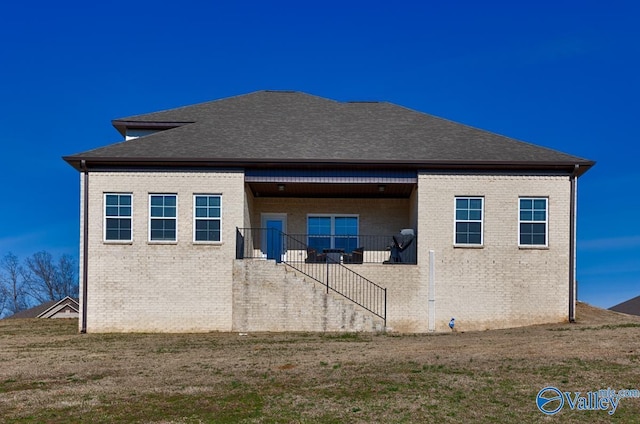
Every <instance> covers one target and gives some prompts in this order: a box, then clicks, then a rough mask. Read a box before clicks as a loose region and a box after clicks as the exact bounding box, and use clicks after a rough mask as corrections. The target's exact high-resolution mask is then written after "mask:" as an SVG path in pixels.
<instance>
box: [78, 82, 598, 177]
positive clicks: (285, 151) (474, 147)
mask: <svg viewBox="0 0 640 424" xmlns="http://www.w3.org/2000/svg"><path fill="white" fill-rule="evenodd" d="M113 123H114V126H116V127H117V128H119V129H123V128H124V126H129V127H132V126H134V127H135V126H137V127H140V128H144V127H146V126H149V125H153V124H157V123H168V124H167V125H168V126H171V127H174V126H177V125H180V126H177V127H175V128H172V129H169V130H165V131H161V132H158V133H155V134H153V135H149V136H146V137H141V138H138V139H135V140H130V141H125V142H120V143H116V144H112V145H109V146H106V147H102V148H98V149H95V150H90V151H87V152H83V153H80V154H77V155H73V156H68V157H65V160H67V161H68V162H70V163H72V164H74V163H77V162H78V161H79V160H81V159H85V160H87V161H98V162H99V161H104V160H109V161H114V160H115V161H117V160H118V159H121V160H125V161H132V160H141V161H153V160H156V161H164V162H181V161H217V162H225V161H236V162H242V161H247V162H252V161H267V162H275V163H277V162H282V161H284V162H296V161H297V162H329V163H330V162H336V163H344V162H347V163H360V162H362V163H367V162H369V163H390V162H400V163H413V164H417V163H424V164H434V163H440V164H447V163H452V164H474V163H477V164H479V163H485V164H487V163H489V164H491V163H495V164H522V163H536V164H548V165H553V164H555V165H560V164H563V165H568V164H580V165H581V166H586V167H587V168H588V167H589V166H591V165H592V164H593V162H590V161H588V160H585V159H582V158H578V157H574V156H571V155H568V154H565V153H561V152H558V151H555V150H552V149H547V148H543V147H540V146H536V145H533V144H529V143H525V142H522V141H518V140H515V139H512V138H508V137H504V136H501V135H498V134H494V133H491V132H488V131H483V130H480V129H477V128H473V127H469V126H466V125H463V124H459V123H456V122H452V121H448V120H446V119H442V118H438V117H435V116H432V115H428V114H425V113H420V112H416V111H413V110H410V109H406V108H404V107H401V106H397V105H394V104H390V103H384V102H381V103H375V102H373V103H372V102H367V103H344V102H337V101H333V100H329V99H324V98H321V97H316V96H312V95H308V94H304V93H300V92H272V91H259V92H255V93H251V94H247V95H243V96H237V97H231V98H226V99H222V100H216V101H212V102H207V103H201V104H197V105H193V106H186V107H181V108H177V109H171V110H167V111H161V112H155V113H149V114H145V115H137V116H131V117H127V118H122V119H117V120H114V121H113Z"/></svg>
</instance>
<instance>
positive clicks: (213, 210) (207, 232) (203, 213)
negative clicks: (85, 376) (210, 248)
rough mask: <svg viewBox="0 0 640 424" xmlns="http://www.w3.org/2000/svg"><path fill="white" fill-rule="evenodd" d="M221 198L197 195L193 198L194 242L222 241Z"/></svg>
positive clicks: (214, 195) (217, 195)
mask: <svg viewBox="0 0 640 424" xmlns="http://www.w3.org/2000/svg"><path fill="white" fill-rule="evenodd" d="M220 212H221V196H220V195H219V194H196V195H194V196H193V240H194V241H213V242H215V241H220V239H221V236H220V224H221V222H220V221H221V213H220Z"/></svg>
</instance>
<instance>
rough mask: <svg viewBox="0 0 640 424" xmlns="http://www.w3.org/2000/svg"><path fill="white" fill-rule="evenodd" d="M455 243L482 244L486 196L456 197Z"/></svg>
mask: <svg viewBox="0 0 640 424" xmlns="http://www.w3.org/2000/svg"><path fill="white" fill-rule="evenodd" d="M455 202H456V215H455V244H456V245H473V246H481V245H482V242H483V237H482V222H483V215H484V198H482V197H456V199H455Z"/></svg>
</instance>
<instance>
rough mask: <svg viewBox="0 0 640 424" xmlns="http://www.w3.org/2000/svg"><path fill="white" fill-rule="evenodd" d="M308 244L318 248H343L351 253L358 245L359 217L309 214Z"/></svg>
mask: <svg viewBox="0 0 640 424" xmlns="http://www.w3.org/2000/svg"><path fill="white" fill-rule="evenodd" d="M307 232H308V234H309V239H308V245H309V247H312V248H314V249H316V250H319V251H321V250H322V249H343V250H344V251H345V252H346V253H350V252H352V251H353V249H355V248H357V247H358V217H357V216H345V215H325V216H309V217H308V218H307Z"/></svg>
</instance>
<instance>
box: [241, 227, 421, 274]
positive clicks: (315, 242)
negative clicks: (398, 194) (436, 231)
mask: <svg viewBox="0 0 640 424" xmlns="http://www.w3.org/2000/svg"><path fill="white" fill-rule="evenodd" d="M416 252H417V240H416V239H413V240H412V243H410V244H409V245H408V246H404V245H402V242H401V241H400V240H399V238H398V235H396V236H393V235H358V236H335V235H309V234H285V233H281V232H279V231H278V230H276V229H267V228H242V229H239V230H238V235H237V242H236V258H238V259H242V258H247V259H249V258H263V259H267V258H268V259H274V260H276V261H278V262H280V261H284V262H292V261H301V260H303V261H306V262H307V263H317V262H326V258H327V256H328V255H330V256H332V257H334V258H337V257H338V256H339V260H338V261H336V262H341V263H343V264H361V263H365V264H366V263H378V264H381V263H385V264H414V265H415V264H416V263H417V255H416Z"/></svg>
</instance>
